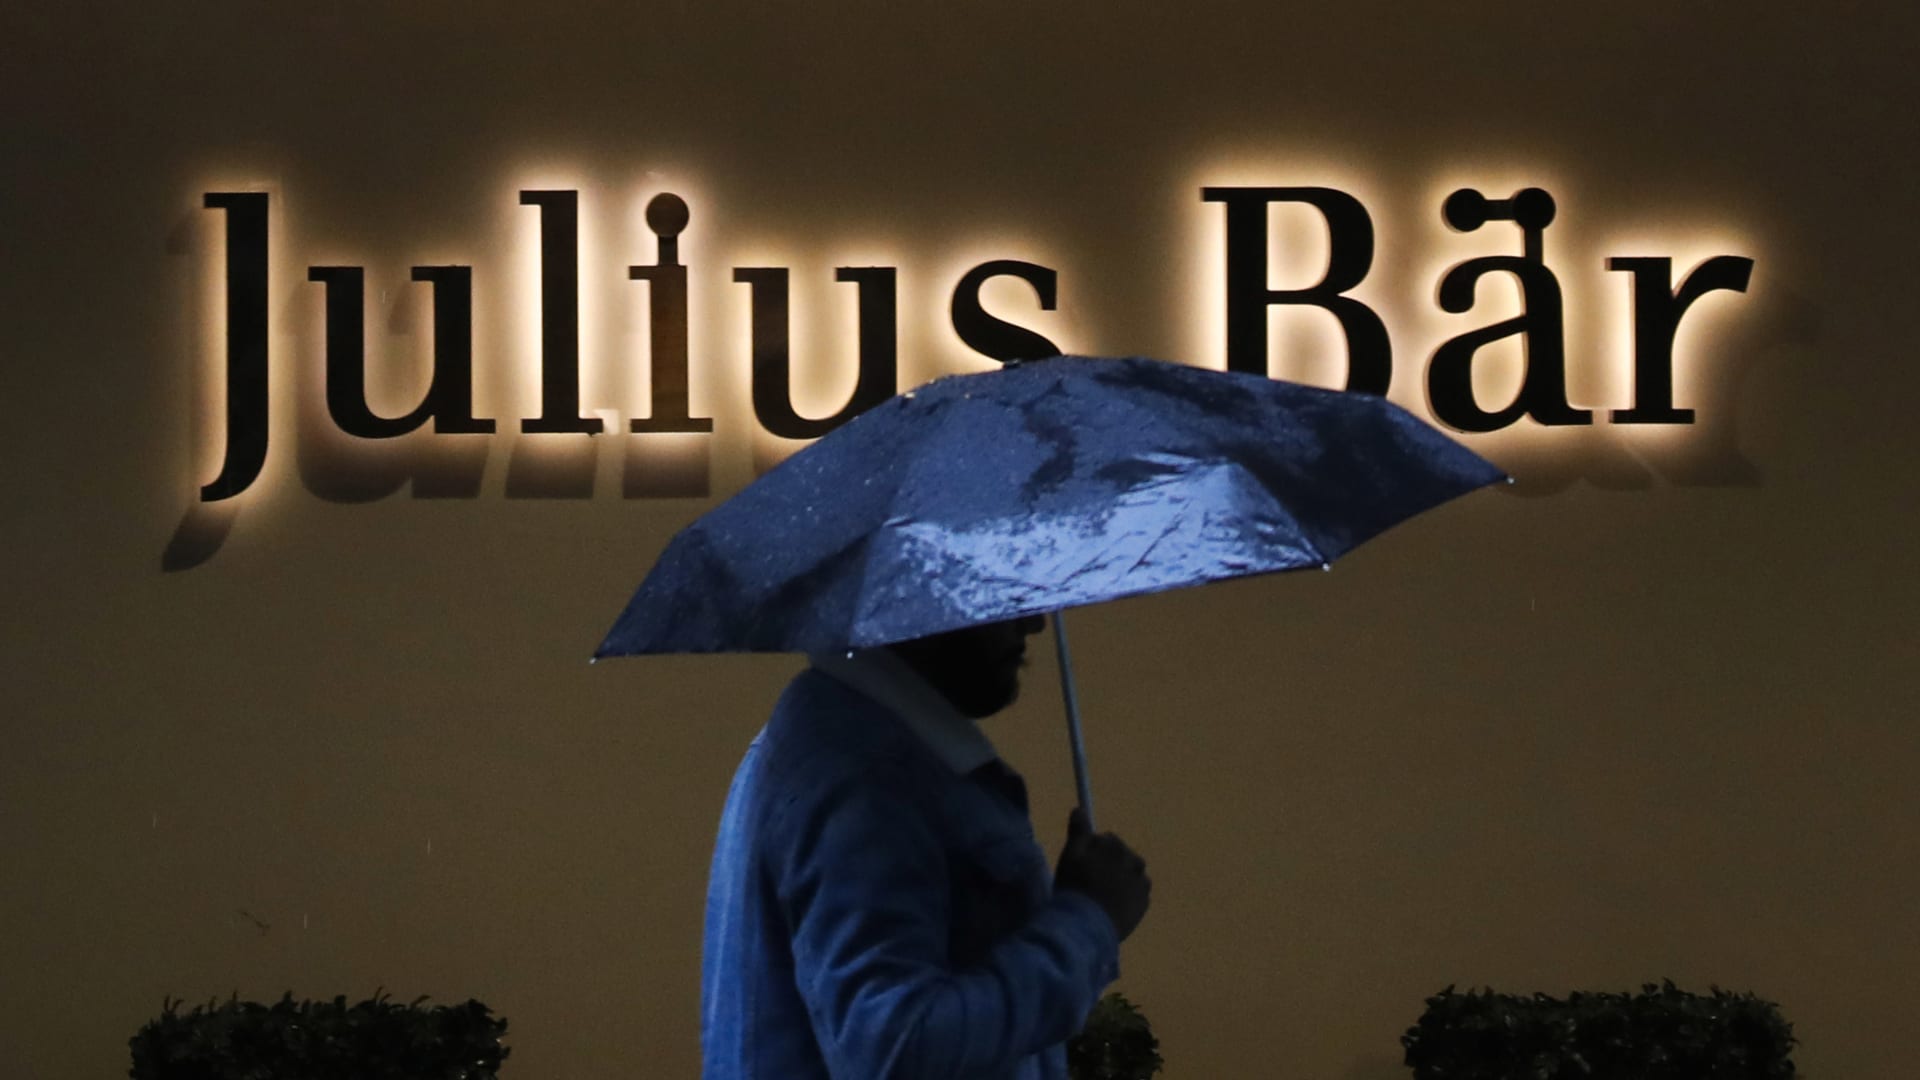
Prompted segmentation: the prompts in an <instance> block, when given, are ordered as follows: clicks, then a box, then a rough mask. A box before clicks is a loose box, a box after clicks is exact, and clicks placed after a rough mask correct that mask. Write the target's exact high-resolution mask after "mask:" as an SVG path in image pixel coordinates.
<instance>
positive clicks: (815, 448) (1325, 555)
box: [594, 357, 1504, 813]
mask: <svg viewBox="0 0 1920 1080" xmlns="http://www.w3.org/2000/svg"><path fill="white" fill-rule="evenodd" d="M1503 478H1504V474H1503V473H1502V472H1501V471H1500V470H1499V469H1497V468H1495V467H1494V466H1493V465H1491V464H1489V463H1488V462H1486V461H1485V460H1483V459H1482V458H1480V457H1479V456H1478V455H1476V454H1474V453H1473V452H1471V451H1469V450H1467V449H1466V448H1464V447H1462V446H1460V445H1459V444H1458V443H1455V442H1454V441H1452V440H1451V439H1449V438H1447V437H1446V436H1444V435H1442V434H1441V433H1440V432H1438V431H1436V430H1435V429H1434V428H1432V427H1431V426H1429V425H1427V424H1426V423H1424V422H1423V421H1421V420H1420V419H1418V418H1416V417H1415V416H1413V415H1412V414H1410V413H1408V412H1407V411H1406V410H1404V409H1402V408H1400V407H1399V406H1397V405H1394V404H1392V403H1390V402H1388V401H1386V400H1385V399H1384V398H1379V397H1375V396H1372V395H1366V394H1358V393H1345V392H1337V391H1331V390H1322V389H1317V388H1314V387H1309V386H1301V385H1299V384H1296V383H1288V382H1282V381H1279V380H1275V379H1267V378H1262V377H1260V376H1256V375H1245V374H1239V373H1232V372H1221V371H1211V370H1206V369H1201V368H1194V367H1188V366H1185V365H1180V364H1171V363H1166V362H1163V361H1158V360H1148V359H1142V358H1128V359H1099V358H1091V357H1055V358H1053V359H1049V360H1041V361H1032V362H1027V363H1022V364H1012V365H1008V366H1007V367H1005V368H1002V369H1000V370H997V371H990V372H984V373H981V374H973V375H954V376H948V377H946V378H943V379H938V380H936V381H934V382H931V383H928V384H926V385H924V386H921V387H919V388H918V389H915V390H911V391H908V392H906V393H904V394H900V395H898V396H897V397H894V398H891V399H889V400H887V401H886V402H884V403H882V404H880V405H878V406H875V407H874V408H872V409H870V410H868V411H867V412H865V413H863V414H861V415H860V416H858V417H855V418H854V419H853V420H851V421H849V422H848V423H847V424H845V425H843V426H842V427H840V428H839V429H837V430H835V431H834V432H832V433H831V434H829V435H827V436H826V437H824V438H822V439H821V440H819V441H818V442H817V443H815V444H814V445H812V446H809V447H808V448H806V449H805V450H802V451H801V452H799V453H797V454H795V455H794V456H793V457H792V458H790V459H788V460H787V461H786V462H784V463H783V464H781V465H780V466H778V467H777V468H775V469H773V470H771V471H769V472H768V473H767V474H766V475H765V476H763V477H761V478H760V479H759V480H757V481H755V482H754V483H752V484H750V485H748V486H747V487H746V488H745V489H743V490H742V491H740V492H739V493H738V494H736V495H735V496H733V497H732V498H731V499H728V500H727V501H726V502H724V503H722V504H721V505H719V506H718V507H715V508H714V509H713V510H712V511H710V512H709V513H707V514H706V515H705V516H703V517H701V518H700V519H699V520H697V521H695V522H694V523H693V524H691V525H689V526H687V528H685V529H684V530H682V531H681V532H680V533H679V534H678V535H677V536H675V537H674V538H673V540H672V542H671V543H669V544H668V546H667V549H666V551H665V552H664V553H663V554H662V555H661V557H660V560H659V562H658V563H657V564H656V565H655V566H654V568H653V570H652V571H651V572H650V573H649V574H648V575H647V577H646V579H645V580H644V581H643V582H642V583H641V585H640V588H639V590H638V591H637V592H636V593H635V594H634V596H633V599H632V600H631V601H630V602H629V603H628V604H627V607H626V610H625V611H624V612H623V613H622V614H621V615H620V618H619V619H618V621H616V622H615V623H614V626H613V629H612V630H611V631H609V632H608V634H607V636H606V640H605V641H603V642H602V643H601V645H600V648H599V649H598V651H597V652H596V653H595V654H594V655H595V658H596V659H598V658H600V657H607V656H622V655H633V654H639V653H677V652H809V653H818V652H825V651H833V650H841V649H855V648H862V647H868V646H875V645H882V644H887V643H890V642H897V641H905V640H909V639H912V638H918V637H924V636H927V635H930V634H936V633H941V632H943V631H947V630H953V629H957V628H960V627H963V626H972V625H976V624H980V623H989V622H998V621H1001V620H1005V619H1012V618H1016V617H1019V616H1022V615H1032V614H1042V613H1054V612H1059V611H1061V610H1063V609H1065V608H1069V607H1076V606H1079V605H1083V604H1092V603H1097V602H1099V601H1102V600H1111V599H1115V598H1118V597H1123V596H1134V595H1139V594H1142V593H1150V592H1157V591H1159V590H1162V589H1171V588H1177V587H1181V586H1187V585H1196V584H1201V583H1204V582H1209V581H1217V580H1221V579H1225V578H1233V577H1243V576H1246V575H1250V574H1261V573H1270V572H1273V571H1279V570H1293V569H1299V568H1302V567H1314V568H1319V567H1324V566H1327V565H1328V564H1330V563H1331V562H1332V561H1333V560H1334V559H1336V558H1338V557H1340V556H1341V555H1343V554H1345V553H1346V552H1348V551H1350V550H1352V549H1353V548H1354V547H1356V546H1358V545H1359V544H1361V543H1363V542H1364V541H1366V540H1368V539H1370V538H1372V537H1373V536H1375V535H1377V534H1379V533H1380V532H1382V531H1383V530H1385V529H1387V528H1389V527H1390V526H1392V525H1394V524H1396V523H1398V522H1400V521H1404V520H1406V519H1407V518H1409V517H1412V516H1413V515H1415V514H1418V513H1420V512H1421V511H1424V510H1427V509H1429V508H1431V507H1434V506H1437V505H1439V504H1440V503H1442V502H1445V501H1447V500H1448V499H1451V498H1454V497H1455V496H1458V495H1461V494H1464V493H1466V492H1469V491H1472V490H1475V489H1477V488H1480V487H1482V486H1485V485H1487V484H1490V483H1492V482H1494V481H1496V480H1500V479H1503ZM1054 624H1055V628H1056V633H1057V634H1058V635H1059V636H1058V638H1057V640H1058V641H1059V643H1060V646H1061V660H1062V665H1061V666H1062V675H1063V686H1064V688H1065V689H1066V692H1067V701H1068V714H1069V721H1070V724H1071V726H1072V731H1073V736H1074V749H1075V765H1076V768H1077V769H1078V770H1079V772H1080V777H1081V784H1080V788H1081V802H1082V805H1083V806H1085V805H1087V804H1088V803H1089V801H1090V799H1089V794H1088V790H1087V785H1086V782H1085V767H1084V761H1083V754H1082V752H1081V748H1080V740H1079V724H1078V718H1077V715H1075V714H1076V712H1077V710H1076V709H1075V707H1074V700H1073V693H1072V683H1071V676H1070V664H1069V661H1068V658H1067V655H1066V650H1065V637H1064V631H1062V630H1061V629H1060V621H1059V620H1058V619H1057V618H1056V619H1055V620H1054ZM1088 810H1089V813H1091V807H1090V806H1089V807H1088Z"/></svg>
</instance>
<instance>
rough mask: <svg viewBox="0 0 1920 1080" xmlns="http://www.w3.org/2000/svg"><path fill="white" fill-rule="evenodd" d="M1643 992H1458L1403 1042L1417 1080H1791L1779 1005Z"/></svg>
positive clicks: (1442, 999) (1668, 987) (1439, 1001)
mask: <svg viewBox="0 0 1920 1080" xmlns="http://www.w3.org/2000/svg"><path fill="white" fill-rule="evenodd" d="M1641 989H1642V992H1641V993H1640V994H1638V995H1633V996H1629V995H1627V994H1607V993H1578V992H1576V993H1574V994H1573V995H1571V996H1570V997H1569V998H1568V999H1567V1000H1566V1001H1560V1000H1557V999H1555V998H1550V997H1547V996H1546V995H1544V994H1534V995H1533V996H1532V997H1518V996H1513V995H1508V994H1495V993H1494V992H1493V991H1492V990H1487V991H1486V992H1484V993H1481V994H1474V993H1472V992H1471V991H1470V992H1468V993H1466V994H1455V993H1454V992H1453V987H1451V986H1449V987H1447V988H1446V989H1445V990H1442V991H1441V992H1440V993H1439V995H1438V996H1436V997H1431V998H1428V999H1427V1009H1426V1012H1425V1013H1423V1014H1422V1015H1421V1017H1420V1022H1419V1023H1418V1024H1416V1025H1414V1026H1413V1027H1411V1028H1408V1029H1407V1033H1406V1034H1405V1035H1403V1036H1401V1037H1400V1043H1401V1045H1402V1046H1404V1047H1406V1051H1407V1053H1406V1064H1407V1066H1408V1067H1409V1068H1411V1069H1412V1070H1413V1075H1414V1080H1576V1078H1577V1080H1792V1078H1793V1077H1794V1076H1796V1075H1797V1074H1796V1073H1795V1071H1794V1067H1793V1059H1792V1057H1791V1056H1790V1055H1791V1053H1792V1051H1793V1046H1794V1043H1795V1041H1796V1040H1795V1039H1794V1037H1793V1027H1792V1025H1790V1024H1788V1023H1787V1022H1786V1021H1785V1020H1783V1019H1781V1017H1780V1013H1779V1012H1778V1010H1777V1007H1776V1006H1775V1005H1773V1004H1772V1003H1770V1002H1766V1001H1761V1000H1760V999H1758V998H1756V997H1754V996H1753V995H1752V994H1740V995H1735V994H1730V993H1727V992H1726V991H1723V990H1721V989H1720V988H1719V987H1717V986H1716V987H1714V988H1713V993H1712V995H1711V996H1710V997H1700V996H1697V995H1695V994H1690V993H1687V992H1685V991H1682V990H1679V989H1677V988H1675V987H1674V985H1673V983H1672V982H1671V981H1670V980H1669V981H1667V982H1666V983H1665V984H1664V985H1663V986H1658V987H1656V986H1654V985H1653V984H1652V983H1648V984H1646V985H1645V986H1644V987H1642V988H1641Z"/></svg>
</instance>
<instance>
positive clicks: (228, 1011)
mask: <svg viewBox="0 0 1920 1080" xmlns="http://www.w3.org/2000/svg"><path fill="white" fill-rule="evenodd" d="M375 994H376V996H375V997H374V998H371V999H369V1000H367V1001H363V1002H361V1003H360V1004H358V1005H355V1006H353V1007H352V1008H348V1007H347V999H346V996H345V995H342V996H340V997H336V998H334V999H333V1001H332V1002H330V1003H329V1002H312V1001H302V1002H299V1003H297V1004H296V1003H295V1002H294V1000H293V994H292V993H291V992H289V993H288V994H287V995H286V996H285V997H283V998H281V999H280V1001H279V1002H278V1003H277V1004H275V1005H273V1006H272V1007H271V1008H269V1007H267V1006H265V1005H262V1004H260V1003H258V1002H254V1001H241V1000H239V994H238V993H236V994H235V995H234V996H233V999H232V1000H230V1001H228V1002H227V1003H226V1004H224V1005H220V1006H218V1007H217V1008H216V1007H214V1002H213V1001H209V1002H208V1003H207V1004H206V1005H204V1006H195V1007H194V1009H193V1011H192V1012H190V1013H187V1014H185V1015H180V1014H176V1013H175V1011H174V1009H175V1007H176V1006H177V1005H179V1004H180V1002H174V1001H170V1000H163V1001H162V1002H161V1015H160V1016H159V1017H158V1018H156V1019H154V1020H151V1021H148V1023H147V1025H146V1026H145V1027H143V1028H141V1029H140V1031H139V1033H138V1034H136V1035H135V1036H134V1037H133V1038H132V1039H130V1040H128V1044H129V1046H130V1047H131V1048H132V1050H133V1068H132V1070H131V1071H130V1072H129V1073H128V1076H129V1077H131V1080H497V1074H498V1072H499V1069H500V1063H501V1062H502V1061H503V1060H505V1059H506V1057H507V1055H508V1054H510V1053H512V1051H511V1050H509V1049H508V1048H506V1047H503V1046H501V1045H500V1036H501V1035H503V1034H505V1033H506V1030H507V1022H506V1020H505V1019H504V1018H501V1019H494V1018H492V1017H491V1016H490V1015H489V1010H488V1009H487V1007H486V1006H485V1005H483V1004H481V1003H480V1002H478V1001H472V1000H469V1001H468V1002H467V1003H466V1004H464V1005H455V1006H434V1007H433V1008H428V1009H422V1008H420V1007H419V1005H420V1003H421V1002H422V1001H425V1000H427V998H426V995H422V996H420V997H417V998H415V999H414V1000H413V1003H412V1004H411V1005H405V1006H402V1005H395V1004H390V1003H388V1002H386V1001H385V1000H384V995H380V994H379V992H378V991H377V990H376V991H375Z"/></svg>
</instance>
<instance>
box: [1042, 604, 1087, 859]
mask: <svg viewBox="0 0 1920 1080" xmlns="http://www.w3.org/2000/svg"><path fill="white" fill-rule="evenodd" d="M1064 615H1065V612H1062V611H1056V612H1054V613H1053V618H1052V620H1051V622H1052V623H1053V644H1054V647H1055V650H1056V651H1057V652H1058V653H1059V656H1060V692H1061V693H1062V694H1063V695H1065V696H1066V699H1067V737H1068V738H1069V739H1071V740H1072V742H1073V782H1074V784H1075V786H1077V787H1078V788H1079V789H1080V809H1081V810H1082V811H1083V812H1085V814H1086V815H1087V828H1088V829H1092V828H1093V788H1092V787H1091V786H1090V785H1089V784H1088V783H1087V748H1086V745H1085V743H1083V742H1082V741H1081V738H1080V698H1079V697H1078V695H1076V694H1075V693H1074V692H1073V655H1072V654H1071V653H1070V652H1068V651H1067V623H1066V619H1065V618H1064V617H1063V616H1064Z"/></svg>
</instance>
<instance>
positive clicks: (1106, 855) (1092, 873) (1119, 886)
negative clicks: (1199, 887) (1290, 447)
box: [1053, 806, 1153, 941]
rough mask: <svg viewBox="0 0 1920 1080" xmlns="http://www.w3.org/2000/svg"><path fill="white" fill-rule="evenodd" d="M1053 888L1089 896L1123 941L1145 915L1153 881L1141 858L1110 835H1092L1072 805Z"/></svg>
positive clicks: (1082, 815)
mask: <svg viewBox="0 0 1920 1080" xmlns="http://www.w3.org/2000/svg"><path fill="white" fill-rule="evenodd" d="M1053 887H1054V889H1055V890H1056V891H1058V890H1060V889H1073V890H1075V891H1076V892H1083V893H1085V894H1087V895H1088V896H1090V897H1092V898H1093V899H1094V902H1096V903H1098V904H1099V905H1100V907H1101V909H1102V910H1104V911H1105V912H1106V913H1107V918H1109V919H1112V920H1113V928H1114V930H1115V932H1117V933H1118V934H1119V935H1120V940H1121V941H1125V940H1127V936H1128V935H1130V934H1132V933H1133V929H1134V927H1136V926H1139V925H1140V919H1141V918H1142V917H1143V916H1144V915H1146V913H1147V901H1148V898H1149V896H1150V895H1151V894H1152V892H1153V881H1152V880H1151V879H1150V878H1148V877H1147V863H1146V860H1145V859H1142V858H1141V857H1140V856H1138V855H1135V854H1134V853H1133V849H1132V848H1130V847H1128V846H1127V844H1126V841H1124V840H1122V839H1120V838H1119V837H1118V836H1115V835H1114V834H1112V833H1110V832H1104V833H1100V834H1098V835H1095V834H1094V832H1093V830H1092V828H1091V827H1090V826H1088V824H1087V816H1086V814H1085V812H1083V811H1082V810H1081V809H1080V808H1079V807H1077V806H1076V807H1074V808H1073V814H1072V816H1070V817H1069V818H1068V819H1067V846H1066V847H1065V848H1064V849H1062V851H1061V852H1060V862H1059V865H1057V866H1056V867H1055V868H1054V872H1053Z"/></svg>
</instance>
